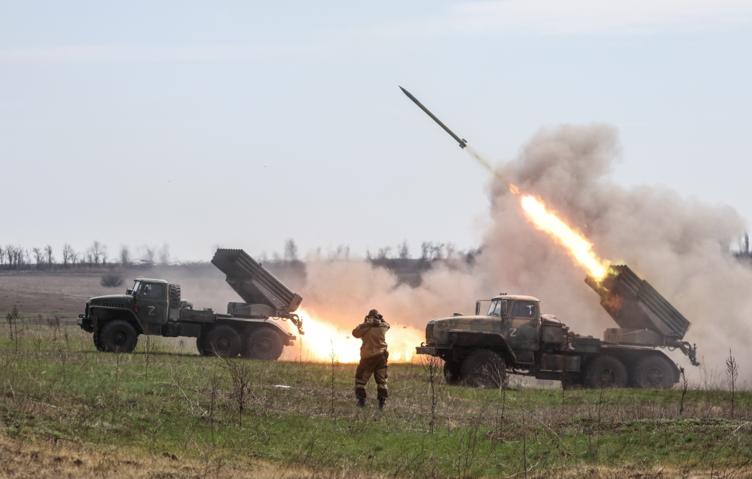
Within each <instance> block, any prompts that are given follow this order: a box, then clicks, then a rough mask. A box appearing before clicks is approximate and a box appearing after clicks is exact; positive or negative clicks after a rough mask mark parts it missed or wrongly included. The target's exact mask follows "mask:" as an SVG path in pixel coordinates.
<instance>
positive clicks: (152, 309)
mask: <svg viewBox="0 0 752 479" xmlns="http://www.w3.org/2000/svg"><path fill="white" fill-rule="evenodd" d="M148 308H149V312H148V313H146V314H148V315H149V316H154V310H155V309H157V307H156V306H148Z"/></svg>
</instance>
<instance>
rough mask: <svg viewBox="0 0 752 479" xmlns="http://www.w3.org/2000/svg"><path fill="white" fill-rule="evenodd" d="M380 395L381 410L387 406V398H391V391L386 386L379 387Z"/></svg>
mask: <svg viewBox="0 0 752 479" xmlns="http://www.w3.org/2000/svg"><path fill="white" fill-rule="evenodd" d="M377 391H378V395H379V409H384V406H385V405H386V398H387V397H389V390H388V389H387V388H386V386H385V385H379V388H378V389H377Z"/></svg>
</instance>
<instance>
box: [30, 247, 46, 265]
mask: <svg viewBox="0 0 752 479" xmlns="http://www.w3.org/2000/svg"><path fill="white" fill-rule="evenodd" d="M31 252H32V253H33V254H34V263H36V265H37V268H40V267H41V266H42V264H43V263H44V252H43V251H42V248H32V249H31Z"/></svg>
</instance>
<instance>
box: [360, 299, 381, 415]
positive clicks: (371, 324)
mask: <svg viewBox="0 0 752 479" xmlns="http://www.w3.org/2000/svg"><path fill="white" fill-rule="evenodd" d="M388 329H389V323H387V322H386V321H384V317H383V316H382V315H381V314H379V312H378V311H376V310H375V309H372V310H370V311H369V312H368V315H367V316H366V317H365V319H364V320H363V322H362V323H361V324H359V325H358V326H356V327H355V329H353V332H352V335H353V337H356V338H360V339H361V340H362V341H363V345H362V346H361V347H360V363H358V368H357V369H356V370H355V398H356V399H357V400H358V406H360V407H364V406H365V405H366V385H367V384H368V381H369V380H370V379H371V375H373V376H374V378H375V379H376V389H377V391H378V398H379V409H383V408H384V404H385V403H386V398H387V396H389V390H388V389H387V387H386V380H387V373H386V369H387V359H388V358H389V352H388V351H387V346H386V332H387V330H388Z"/></svg>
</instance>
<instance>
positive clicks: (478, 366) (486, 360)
mask: <svg viewBox="0 0 752 479" xmlns="http://www.w3.org/2000/svg"><path fill="white" fill-rule="evenodd" d="M460 373H461V374H462V379H463V380H464V381H465V384H467V385H468V386H472V387H480V388H500V387H504V385H505V384H506V377H507V368H506V363H504V358H502V357H501V356H499V355H498V354H496V353H495V352H493V351H489V350H488V349H478V350H477V351H474V352H473V353H471V354H470V356H468V357H466V358H465V360H464V361H462V366H461V367H460Z"/></svg>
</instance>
